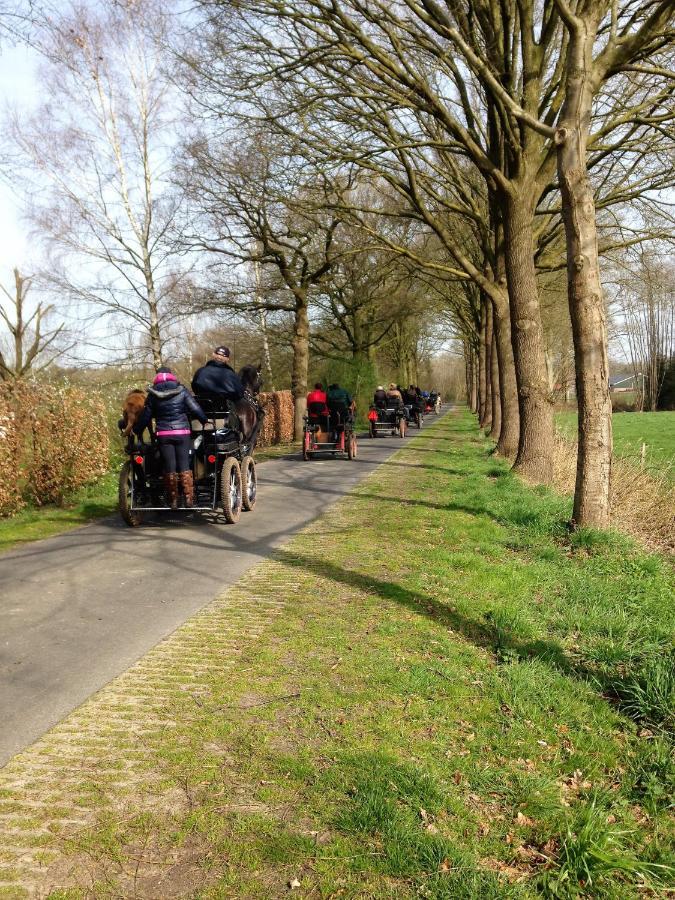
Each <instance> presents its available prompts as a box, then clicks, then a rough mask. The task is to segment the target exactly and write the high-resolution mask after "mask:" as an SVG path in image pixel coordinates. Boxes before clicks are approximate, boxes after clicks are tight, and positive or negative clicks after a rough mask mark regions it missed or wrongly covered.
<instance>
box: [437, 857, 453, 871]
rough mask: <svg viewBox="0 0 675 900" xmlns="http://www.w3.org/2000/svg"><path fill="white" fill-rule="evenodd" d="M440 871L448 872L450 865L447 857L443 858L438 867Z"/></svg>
mask: <svg viewBox="0 0 675 900" xmlns="http://www.w3.org/2000/svg"><path fill="white" fill-rule="evenodd" d="M438 868H439V869H440V871H441V872H449V871H450V869H451V868H452V866H451V865H450V860H449V859H444V860H443V862H442V863H441V864H440V866H439V867H438Z"/></svg>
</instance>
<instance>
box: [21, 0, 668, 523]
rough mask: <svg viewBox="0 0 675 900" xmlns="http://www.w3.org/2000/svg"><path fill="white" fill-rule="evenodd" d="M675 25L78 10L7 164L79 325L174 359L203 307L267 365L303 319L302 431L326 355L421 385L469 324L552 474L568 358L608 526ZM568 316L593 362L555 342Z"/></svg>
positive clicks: (592, 494)
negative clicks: (613, 306) (623, 309)
mask: <svg viewBox="0 0 675 900" xmlns="http://www.w3.org/2000/svg"><path fill="white" fill-rule="evenodd" d="M674 15H675V13H674V12H673V7H672V3H671V2H670V0H650V2H638V0H542V2H535V0H504V2H501V3H499V4H494V3H492V2H489V0H452V2H450V0H447V2H444V3H440V2H438V0H401V2H399V3H396V4H391V3H388V2H384V0H366V2H363V0H331V2H326V0H298V2H294V3H293V4H287V3H285V2H283V0H241V2H239V3H238V4H236V6H235V5H232V4H229V3H225V2H219V0H198V2H197V4H196V7H195V8H193V9H191V10H190V12H188V13H187V14H185V15H184V16H183V17H180V16H178V15H177V14H176V12H175V10H172V8H171V6H170V5H167V4H166V3H164V4H160V3H158V2H156V0H110V2H109V3H104V4H99V6H98V8H97V9H96V10H95V11H94V10H92V9H90V8H89V7H88V6H86V5H82V6H73V7H72V8H71V9H70V11H69V12H67V13H60V14H59V15H58V16H51V17H45V18H43V19H42V20H40V21H39V23H38V26H37V27H36V28H35V29H34V30H33V31H32V33H31V39H32V41H33V42H34V44H36V45H37V46H38V47H39V49H40V50H41V53H42V58H43V60H44V64H43V65H44V71H43V73H42V80H43V83H44V88H45V94H44V97H45V102H44V107H43V108H42V109H40V110H38V111H36V113H35V115H34V116H32V117H26V116H25V115H16V116H15V118H14V121H13V125H12V140H13V143H12V147H13V148H14V153H15V156H14V159H13V160H12V162H11V165H12V170H13V171H14V172H16V173H23V175H24V178H25V181H24V190H25V191H26V193H27V195H28V196H30V198H31V209H32V217H33V219H34V221H35V222H36V224H37V225H38V227H39V229H40V232H41V233H42V234H45V235H48V236H49V238H50V244H49V245H50V248H51V251H52V260H51V272H50V277H51V279H52V283H53V284H56V285H58V287H59V290H60V291H61V292H62V293H63V294H64V295H67V296H69V297H70V298H71V299H73V300H76V301H79V302H80V303H81V304H82V306H81V316H82V318H83V319H85V318H86V316H87V315H89V314H91V311H95V313H96V315H97V316H98V315H100V311H101V310H102V309H103V310H104V311H106V312H107V313H109V314H111V315H112V316H113V320H114V321H117V322H119V321H123V320H126V321H127V322H130V323H131V324H132V326H133V329H134V332H135V333H136V335H137V341H136V344H137V346H139V347H143V348H147V350H148V351H149V352H150V353H151V356H152V360H153V362H154V364H155V365H158V364H160V363H161V362H162V361H163V359H164V357H165V355H166V353H167V352H169V349H170V346H171V342H172V340H174V338H175V335H176V334H177V333H180V332H181V331H183V330H184V326H185V322H186V320H187V318H188V317H191V316H193V315H194V314H195V312H202V313H211V314H215V313H217V312H221V311H222V310H229V311H231V312H232V313H235V314H237V315H239V316H243V317H245V318H247V320H248V321H249V323H254V324H255V327H256V328H257V329H258V330H259V332H260V334H261V337H262V350H263V361H264V362H265V364H266V367H267V368H268V370H269V369H270V355H269V340H270V337H273V336H274V333H275V330H276V332H277V333H278V332H279V331H280V330H282V331H285V332H286V334H287V338H288V343H289V345H290V347H291V351H292V352H291V360H290V366H291V370H292V377H291V387H292V390H293V393H294V396H295V399H296V430H297V429H299V428H300V426H301V420H302V414H303V411H304V409H303V403H304V397H305V394H306V388H307V377H308V367H309V360H310V353H311V352H312V351H313V352H314V353H315V354H319V355H321V356H323V357H324V358H327V359H331V358H336V359H341V358H344V357H345V356H347V357H349V358H350V359H352V360H354V364H355V366H357V367H358V366H366V367H367V366H368V365H372V364H373V363H374V362H375V361H378V362H380V363H382V362H385V363H386V364H387V365H388V367H389V368H390V370H391V371H393V372H396V373H397V374H398V377H399V378H400V379H401V380H402V381H406V382H407V381H409V380H418V377H419V366H420V354H421V353H424V350H425V348H429V347H430V345H431V344H432V343H433V342H434V341H436V340H443V338H447V337H450V336H452V337H454V338H456V339H457V340H458V341H459V342H460V343H461V345H462V346H463V348H464V355H465V363H466V382H467V392H468V395H469V398H470V401H471V403H472V405H473V406H474V408H475V409H476V411H477V412H478V414H479V418H480V422H481V425H482V426H484V427H486V428H489V429H490V433H491V434H492V435H493V436H494V437H495V439H496V441H497V450H498V452H499V453H501V454H502V455H504V456H506V457H508V458H512V459H513V461H514V468H515V470H516V471H518V472H519V473H520V474H521V475H523V476H524V477H526V478H527V479H529V480H531V481H533V482H539V483H546V482H548V481H550V479H551V477H552V448H553V400H554V394H555V391H554V386H555V384H556V382H558V381H561V380H564V382H565V384H567V381H568V379H569V374H570V371H571V369H572V367H574V371H575V380H576V392H577V399H578V405H579V455H578V471H577V485H576V494H575V505H574V519H575V522H576V523H577V524H579V525H595V526H599V527H604V526H606V525H607V524H608V521H609V503H610V473H611V451H612V437H611V403H610V398H609V383H608V378H609V371H608V354H607V307H606V300H605V296H604V292H603V287H602V283H601V279H600V268H599V259H600V255H601V254H611V253H612V252H614V253H616V252H617V249H618V248H626V247H631V246H635V247H639V246H641V245H642V243H643V242H644V241H645V240H646V239H648V238H652V239H655V238H660V239H662V240H665V239H666V238H667V236H668V235H669V233H670V226H671V224H672V222H671V220H670V219H669V215H668V211H667V210H668V207H667V206H666V205H664V204H662V203H661V202H660V197H661V192H663V191H665V190H667V189H668V188H669V187H670V186H671V185H672V183H673V162H674V160H675V157H674V155H673V149H674V148H673V130H672V127H671V123H672V118H673V115H674V113H673V110H674V109H675V105H674V104H673V96H672V95H673V91H674V90H675V74H674V73H673V64H672V63H673V39H674V37H675V32H674V30H673V17H674ZM179 125H180V127H179ZM36 173H37V176H38V177H36ZM17 177H18V175H17ZM75 258H77V259H78V260H80V263H79V265H78V266H77V267H75V266H73V260H74V259H75ZM565 271H566V272H567V283H566V284H565V280H564V273H565ZM565 293H566V294H567V298H568V304H567V308H568V313H563V310H562V308H561V298H564V295H565ZM547 305H548V306H549V307H551V308H549V309H547ZM629 318H630V316H629V315H628V314H627V313H625V314H624V319H625V321H626V322H628V320H629ZM551 327H554V328H556V329H559V330H560V331H561V333H562V332H564V333H565V336H566V337H567V335H568V334H569V335H571V341H572V352H568V351H567V346H568V342H567V340H565V341H562V342H560V343H559V344H558V346H555V343H554V346H553V349H552V348H551V346H550V345H551V341H550V340H549V341H548V344H549V346H548V347H547V340H546V337H547V335H546V333H545V332H546V328H551ZM670 339H671V338H669V339H667V340H670ZM659 340H660V339H659ZM667 340H666V343H667ZM637 352H638V350H636V353H637ZM639 352H642V351H641V350H640V351H639ZM270 377H271V373H270Z"/></svg>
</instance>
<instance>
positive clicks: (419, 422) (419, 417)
mask: <svg viewBox="0 0 675 900" xmlns="http://www.w3.org/2000/svg"><path fill="white" fill-rule="evenodd" d="M423 422H424V416H421V415H420V416H418V417H417V427H418V428H419V429H421V428H422V423H423Z"/></svg>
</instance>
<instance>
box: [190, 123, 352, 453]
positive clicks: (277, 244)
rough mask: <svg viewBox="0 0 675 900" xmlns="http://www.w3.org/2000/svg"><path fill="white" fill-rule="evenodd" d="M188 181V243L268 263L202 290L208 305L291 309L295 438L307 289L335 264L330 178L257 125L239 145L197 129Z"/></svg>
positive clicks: (303, 381) (230, 257)
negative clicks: (245, 276)
mask: <svg viewBox="0 0 675 900" xmlns="http://www.w3.org/2000/svg"><path fill="white" fill-rule="evenodd" d="M189 158H190V164H189V171H186V174H185V178H186V181H187V182H189V184H190V192H191V196H192V202H193V204H194V209H195V210H198V211H199V214H200V219H199V224H200V226H201V227H200V228H199V229H198V231H199V233H195V234H194V235H193V237H192V239H191V240H192V246H193V247H194V248H200V249H202V250H207V251H209V253H211V254H213V255H214V256H215V257H216V258H220V260H221V263H222V262H224V263H225V265H227V266H229V267H230V268H231V267H232V266H234V267H235V269H236V267H237V266H240V265H241V263H253V264H254V266H260V267H261V268H262V269H263V271H267V273H268V280H267V282H266V283H265V285H264V286H261V287H259V286H256V289H255V291H254V292H250V291H248V290H245V291H243V292H241V291H240V290H235V291H232V290H231V289H230V291H229V295H228V293H227V292H226V291H220V292H218V291H210V292H207V297H208V299H207V305H208V306H210V308H213V307H214V306H217V307H220V308H223V307H224V306H226V305H229V306H230V307H231V308H232V309H235V310H239V311H244V312H247V311H248V312H250V311H259V310H262V311H267V312H284V311H285V312H288V313H291V314H292V317H293V333H292V338H291V344H292V348H293V363H292V372H291V390H292V392H293V398H294V404H295V425H294V430H295V436H296V438H298V439H299V438H300V436H301V435H302V429H303V416H304V413H305V409H306V397H307V376H308V368H309V332H310V323H309V306H310V302H311V295H312V292H313V291H314V290H315V289H316V287H317V286H318V285H319V284H320V283H321V282H322V280H323V279H324V278H325V277H326V276H327V274H328V272H329V271H330V269H331V266H332V265H333V261H334V256H333V240H334V235H335V231H336V229H337V228H338V226H339V224H340V217H339V215H337V214H334V213H332V212H331V210H330V206H331V203H330V195H331V192H332V188H331V185H330V183H329V182H328V181H326V180H323V181H319V183H318V184H317V183H316V182H315V179H313V178H310V179H308V178H307V177H306V175H305V174H304V173H303V171H302V168H298V167H297V165H296V163H294V160H293V155H292V154H288V153H286V152H284V151H283V148H278V149H276V150H274V151H272V150H271V149H270V148H269V147H266V146H265V140H264V135H263V134H261V133H260V132H257V133H256V134H254V135H252V136H250V138H249V140H248V141H247V140H246V139H245V138H244V136H243V135H242V134H239V147H238V150H237V151H234V150H232V149H231V147H230V146H227V145H226V148H225V149H223V146H222V143H221V140H220V139H219V138H216V139H215V140H214V141H213V142H209V141H208V140H207V139H206V138H204V137H202V139H201V140H198V141H195V142H193V144H192V145H191V146H190V148H189Z"/></svg>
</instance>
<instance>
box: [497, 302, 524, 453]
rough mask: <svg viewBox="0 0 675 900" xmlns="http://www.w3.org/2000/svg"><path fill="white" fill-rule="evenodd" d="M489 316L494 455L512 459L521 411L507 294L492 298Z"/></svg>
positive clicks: (515, 449) (516, 443)
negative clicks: (495, 393)
mask: <svg viewBox="0 0 675 900" xmlns="http://www.w3.org/2000/svg"><path fill="white" fill-rule="evenodd" d="M492 315H493V321H494V333H495V349H496V356H497V365H498V367H499V400H500V403H501V414H500V426H501V427H500V430H499V439H498V440H497V453H499V455H500V456H503V457H505V458H506V459H515V457H516V453H517V452H518V437H519V434H520V429H519V422H520V412H519V410H518V388H517V386H516V369H515V365H514V362H513V347H512V345H511V319H510V316H509V301H508V297H507V296H506V295H504V297H503V299H502V300H494V299H493V306H492Z"/></svg>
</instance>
